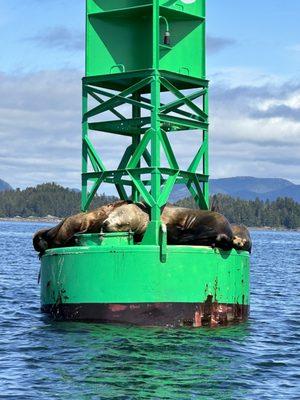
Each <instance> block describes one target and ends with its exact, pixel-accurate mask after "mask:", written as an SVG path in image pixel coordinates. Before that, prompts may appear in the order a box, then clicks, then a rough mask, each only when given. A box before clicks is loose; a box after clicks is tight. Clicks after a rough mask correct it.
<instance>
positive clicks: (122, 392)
mask: <svg viewBox="0 0 300 400" xmlns="http://www.w3.org/2000/svg"><path fill="white" fill-rule="evenodd" d="M44 225H45V224H43V225H41V224H36V223H25V222H24V223H17V222H16V223H14V222H0V399H22V400H26V399H72V400H76V399H218V400H222V399H258V400H261V399H275V400H277V399H300V365H299V357H300V344H299V343H300V342H299V340H300V329H299V328H300V311H299V310H300V303H299V298H300V296H299V293H300V233H299V232H298V233H297V232H267V231H253V232H252V236H253V240H254V249H253V255H252V261H251V265H252V272H251V318H250V320H249V322H247V323H245V324H241V325H237V326H232V327H224V328H214V329H209V328H201V329H191V328H181V329H170V328H168V329H167V328H166V329H162V328H160V329H156V328H136V327H131V326H110V325H96V324H83V323H72V322H69V323H64V322H52V321H50V320H49V319H47V318H45V317H44V316H43V315H41V313H40V311H39V285H38V283H37V279H38V272H39V260H38V258H37V256H36V254H35V253H34V251H33V249H32V247H31V237H32V234H33V232H34V231H36V230H37V229H39V228H41V227H42V226H44Z"/></svg>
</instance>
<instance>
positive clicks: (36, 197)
mask: <svg viewBox="0 0 300 400" xmlns="http://www.w3.org/2000/svg"><path fill="white" fill-rule="evenodd" d="M80 200H81V194H80V192H78V191H74V189H68V188H64V187H62V186H60V185H57V184H55V183H44V184H42V185H37V186H36V187H29V188H27V189H24V190H20V189H16V190H2V191H1V192H0V221H1V220H3V219H12V220H13V221H21V220H24V219H26V220H28V221H33V220H35V219H36V220H37V221H39V222H54V221H55V220H57V219H58V218H64V217H66V216H68V215H73V214H76V213H78V212H79V211H80ZM116 200H117V198H116V197H114V196H107V195H105V194H102V195H97V196H95V198H94V200H93V201H92V204H91V209H94V208H97V207H99V206H102V205H103V204H107V203H110V202H113V201H116ZM174 203H175V204H176V205H178V206H182V207H189V208H195V207H196V204H195V202H194V201H193V199H192V198H191V197H186V198H184V199H182V200H179V201H178V202H174ZM212 204H214V208H215V209H216V210H218V211H219V212H221V213H222V214H224V215H225V216H226V217H227V218H228V220H229V221H230V222H236V223H244V224H246V225H248V226H252V227H254V226H255V227H272V228H280V229H281V228H285V229H299V228H300V202H295V201H294V200H293V199H289V198H278V199H277V200H275V201H268V202H267V201H263V200H242V199H239V198H234V197H231V196H229V195H227V194H217V195H213V198H212Z"/></svg>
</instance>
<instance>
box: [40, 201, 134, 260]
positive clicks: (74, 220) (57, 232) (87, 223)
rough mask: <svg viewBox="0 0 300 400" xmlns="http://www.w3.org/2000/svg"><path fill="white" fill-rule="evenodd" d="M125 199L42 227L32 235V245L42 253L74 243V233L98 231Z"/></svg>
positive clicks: (124, 202)
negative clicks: (53, 224)
mask: <svg viewBox="0 0 300 400" xmlns="http://www.w3.org/2000/svg"><path fill="white" fill-rule="evenodd" d="M127 203H128V202H126V201H122V200H120V201H116V202H114V203H110V204H106V205H104V206H102V207H99V208H97V209H95V210H93V211H90V212H87V213H79V214H76V215H72V216H70V217H67V218H65V219H64V220H63V221H61V222H60V223H59V224H58V225H56V226H55V227H53V228H50V229H42V230H40V231H38V232H36V233H35V234H34V236H33V247H34V249H35V250H36V251H38V252H39V253H40V255H43V254H44V253H45V251H46V250H47V249H51V248H56V247H64V246H73V245H75V239H74V235H75V234H76V233H97V232H100V230H101V228H102V225H103V222H104V221H105V220H106V219H107V217H108V216H109V214H110V213H111V212H112V211H114V210H115V209H116V208H117V207H120V206H122V205H124V204H127Z"/></svg>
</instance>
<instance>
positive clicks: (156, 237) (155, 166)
mask: <svg viewBox="0 0 300 400" xmlns="http://www.w3.org/2000/svg"><path fill="white" fill-rule="evenodd" d="M152 18H153V19H152V30H153V40H152V54H153V59H152V65H153V70H154V72H153V80H152V82H151V104H152V106H153V109H152V111H151V168H152V173H151V195H152V197H153V199H154V204H153V205H152V207H151V221H150V223H149V226H148V229H147V232H146V234H145V235H144V239H143V243H145V244H146V243H147V244H156V245H158V244H159V241H160V226H161V221H160V214H161V213H160V207H159V206H158V199H159V195H160V186H161V174H160V170H159V167H160V121H159V116H158V114H159V107H160V75H159V71H158V68H159V0H153V17H152Z"/></svg>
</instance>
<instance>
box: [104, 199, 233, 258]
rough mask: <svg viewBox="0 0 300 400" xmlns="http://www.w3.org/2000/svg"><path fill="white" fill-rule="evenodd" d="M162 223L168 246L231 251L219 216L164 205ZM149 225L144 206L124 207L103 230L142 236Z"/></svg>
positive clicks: (229, 234)
mask: <svg viewBox="0 0 300 400" xmlns="http://www.w3.org/2000/svg"><path fill="white" fill-rule="evenodd" d="M161 221H162V223H163V224H165V225H166V226H167V237H168V243H169V244H190V245H199V246H201V245H202V246H213V247H219V248H222V249H226V250H229V249H231V248H232V238H233V235H232V230H231V227H230V224H229V222H228V220H227V219H226V218H225V217H224V216H223V215H221V214H219V213H216V212H212V211H207V210H191V209H189V208H182V207H174V206H169V205H168V206H166V207H165V208H164V210H163V212H162V216H161ZM148 223H149V209H148V208H147V207H146V206H145V205H144V204H129V205H123V206H121V207H119V208H118V209H116V210H115V211H113V212H112V213H111V214H110V215H109V217H108V218H107V220H106V221H104V223H103V228H104V230H106V231H107V232H120V231H123V232H124V231H132V232H134V233H135V234H137V235H140V236H142V235H143V234H144V233H145V231H146V228H147V225H148Z"/></svg>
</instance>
